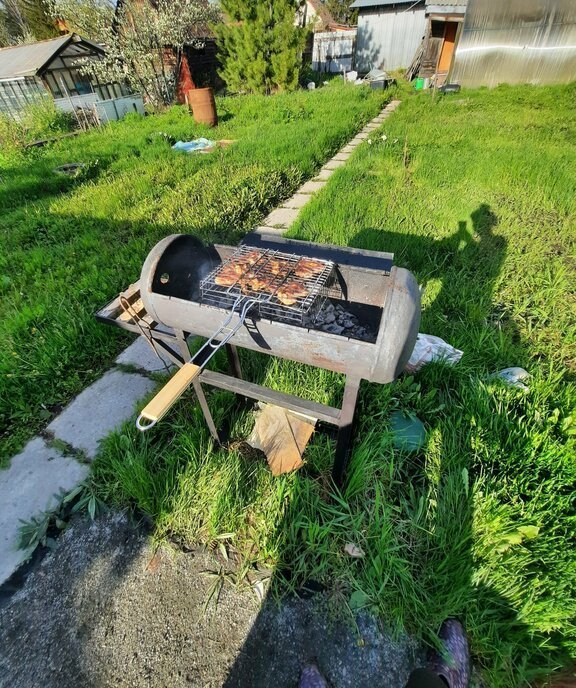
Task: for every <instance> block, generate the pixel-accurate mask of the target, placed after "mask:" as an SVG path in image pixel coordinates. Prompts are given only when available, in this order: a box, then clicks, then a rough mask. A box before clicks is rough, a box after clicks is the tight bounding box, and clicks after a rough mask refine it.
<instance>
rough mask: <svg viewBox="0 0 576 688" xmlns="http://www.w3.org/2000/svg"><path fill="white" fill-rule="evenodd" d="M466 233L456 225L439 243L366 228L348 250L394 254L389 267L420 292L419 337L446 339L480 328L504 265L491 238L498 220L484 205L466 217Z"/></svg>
mask: <svg viewBox="0 0 576 688" xmlns="http://www.w3.org/2000/svg"><path fill="white" fill-rule="evenodd" d="M470 219H471V221H472V223H471V224H472V227H471V228H469V226H468V222H467V221H463V220H461V221H459V222H458V226H457V229H456V230H455V231H454V232H453V233H452V234H449V235H448V236H446V237H444V238H442V239H435V238H431V237H429V236H428V235H426V234H422V235H421V234H406V233H399V232H392V231H389V230H383V229H379V228H366V229H364V230H362V231H360V232H358V233H357V234H356V235H355V236H354V237H353V238H352V239H351V241H350V246H353V247H356V248H364V249H370V250H375V251H390V252H391V253H394V258H395V261H394V262H395V265H398V266H401V267H406V268H408V269H409V270H410V271H411V272H413V273H414V274H415V276H416V278H417V279H418V282H419V284H420V285H421V287H422V289H423V306H424V312H423V319H422V325H421V328H422V330H423V331H427V330H431V329H436V330H438V328H439V327H440V328H441V331H440V332H436V334H439V335H440V336H442V337H444V338H446V339H448V340H449V339H450V338H451V337H458V336H459V335H460V333H461V325H462V321H464V320H465V321H466V323H467V327H470V326H473V327H484V324H485V320H486V319H487V318H489V317H490V314H491V311H492V308H493V304H492V294H493V291H494V286H495V282H496V280H497V279H498V277H499V275H500V271H501V269H502V265H503V263H504V260H505V259H506V252H507V241H506V239H505V238H504V237H503V236H500V235H498V234H495V233H494V228H495V227H496V226H497V224H498V218H497V217H496V215H495V214H494V213H493V212H492V210H491V208H490V207H489V206H488V205H487V204H484V203H483V204H481V205H480V206H479V207H478V208H477V209H476V210H474V212H472V213H471V215H470Z"/></svg>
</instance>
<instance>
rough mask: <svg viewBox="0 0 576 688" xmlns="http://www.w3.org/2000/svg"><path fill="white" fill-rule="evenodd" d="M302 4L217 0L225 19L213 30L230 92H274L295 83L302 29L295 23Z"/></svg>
mask: <svg viewBox="0 0 576 688" xmlns="http://www.w3.org/2000/svg"><path fill="white" fill-rule="evenodd" d="M301 4H302V2H301V0H222V2H221V7H222V9H223V11H224V14H225V16H226V19H227V21H226V22H225V23H224V24H220V25H219V26H217V27H215V32H216V36H217V39H218V49H219V55H220V62H221V64H222V69H221V70H220V75H221V76H222V78H223V79H224V81H225V82H226V83H227V85H228V88H229V89H230V90H232V91H242V92H253V93H273V92H275V91H284V90H292V89H294V88H296V86H297V85H298V75H299V72H300V65H301V63H302V50H303V48H304V43H305V40H306V31H305V30H304V29H301V28H299V27H297V26H296V25H295V16H296V10H297V9H298V8H299V7H300V5H301Z"/></svg>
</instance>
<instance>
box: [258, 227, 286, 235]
mask: <svg viewBox="0 0 576 688" xmlns="http://www.w3.org/2000/svg"><path fill="white" fill-rule="evenodd" d="M285 231H286V229H285V228H284V227H256V229H255V230H253V232H254V234H283V233H284V232H285Z"/></svg>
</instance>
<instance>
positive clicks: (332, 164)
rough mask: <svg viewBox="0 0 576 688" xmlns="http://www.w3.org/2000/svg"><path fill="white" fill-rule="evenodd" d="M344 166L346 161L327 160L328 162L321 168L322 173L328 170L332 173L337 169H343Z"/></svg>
mask: <svg viewBox="0 0 576 688" xmlns="http://www.w3.org/2000/svg"><path fill="white" fill-rule="evenodd" d="M345 164H346V160H334V158H332V160H328V162H327V163H326V164H325V165H324V167H323V168H322V171H325V170H329V171H330V172H332V171H333V170H337V169H338V168H339V167H343V166H344V165H345Z"/></svg>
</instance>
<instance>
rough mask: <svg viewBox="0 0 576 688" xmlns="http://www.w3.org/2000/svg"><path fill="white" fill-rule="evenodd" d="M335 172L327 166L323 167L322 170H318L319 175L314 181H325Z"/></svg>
mask: <svg viewBox="0 0 576 688" xmlns="http://www.w3.org/2000/svg"><path fill="white" fill-rule="evenodd" d="M333 174H334V170H329V169H327V168H326V167H323V168H322V169H321V170H320V172H318V176H316V177H314V181H319V182H325V181H327V180H328V179H329V178H330V177H331V176H332V175H333Z"/></svg>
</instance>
